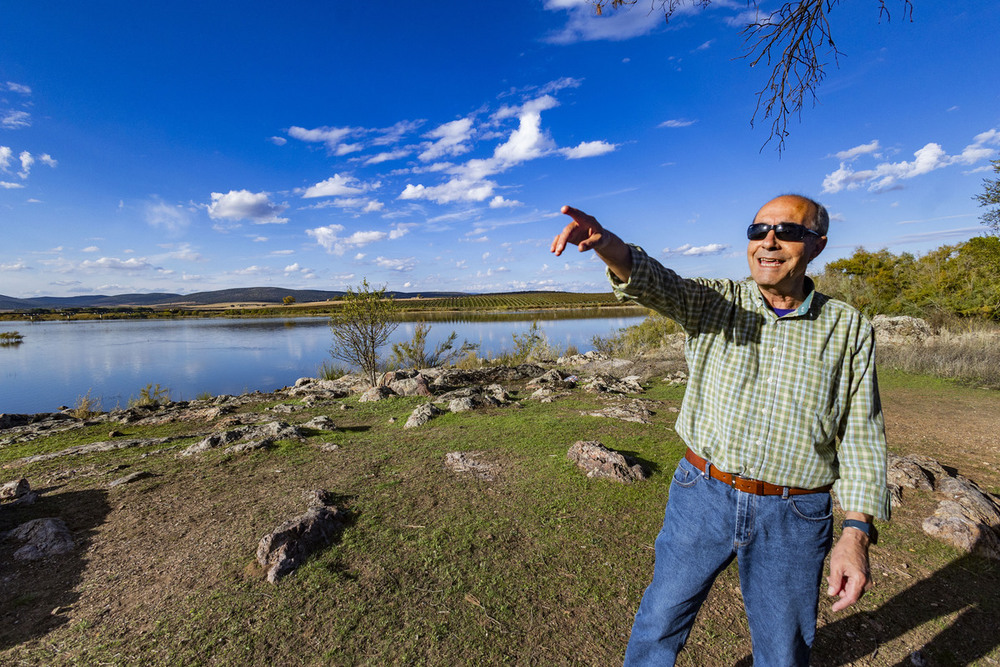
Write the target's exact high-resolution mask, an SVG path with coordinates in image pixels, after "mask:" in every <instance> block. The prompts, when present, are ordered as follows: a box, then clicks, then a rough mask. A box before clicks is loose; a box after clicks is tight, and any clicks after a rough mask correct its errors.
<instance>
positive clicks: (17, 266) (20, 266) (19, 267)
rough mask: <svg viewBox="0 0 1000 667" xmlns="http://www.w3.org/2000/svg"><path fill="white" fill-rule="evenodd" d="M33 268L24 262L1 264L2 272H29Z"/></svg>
mask: <svg viewBox="0 0 1000 667" xmlns="http://www.w3.org/2000/svg"><path fill="white" fill-rule="evenodd" d="M30 268H31V267H30V266H28V265H27V264H25V263H24V262H22V261H17V262H15V263H13V264H0V271H27V270H28V269H30Z"/></svg>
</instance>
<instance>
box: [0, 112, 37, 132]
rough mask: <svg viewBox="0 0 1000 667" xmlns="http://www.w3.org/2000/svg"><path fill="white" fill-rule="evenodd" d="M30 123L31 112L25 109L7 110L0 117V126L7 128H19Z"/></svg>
mask: <svg viewBox="0 0 1000 667" xmlns="http://www.w3.org/2000/svg"><path fill="white" fill-rule="evenodd" d="M30 125H31V114H30V113H28V112H27V111H17V110H8V111H5V112H4V114H3V116H2V117H0V126H3V127H5V128H7V129H8V130H20V129H21V128H25V127H29V126H30Z"/></svg>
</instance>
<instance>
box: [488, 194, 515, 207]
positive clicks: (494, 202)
mask: <svg viewBox="0 0 1000 667" xmlns="http://www.w3.org/2000/svg"><path fill="white" fill-rule="evenodd" d="M515 206H523V204H522V203H521V202H519V201H517V200H516V199H504V198H503V197H501V196H500V195H497V196H495V197H494V198H493V199H491V200H490V208H513V207H515Z"/></svg>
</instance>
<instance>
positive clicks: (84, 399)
mask: <svg viewBox="0 0 1000 667" xmlns="http://www.w3.org/2000/svg"><path fill="white" fill-rule="evenodd" d="M90 392H91V390H90V389H88V390H87V393H86V394H84V395H83V396H78V397H77V399H76V405H74V406H73V409H72V410H70V412H69V413H70V414H71V415H73V416H74V417H76V418H77V419H82V420H87V419H90V418H91V417H93V416H94V415H96V414H98V413H100V412H103V410H102V409H101V399H99V398H93V397H92V396H91V395H90Z"/></svg>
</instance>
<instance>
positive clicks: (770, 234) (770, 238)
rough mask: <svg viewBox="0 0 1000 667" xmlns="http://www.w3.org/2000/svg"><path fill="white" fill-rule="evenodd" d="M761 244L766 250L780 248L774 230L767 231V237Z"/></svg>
mask: <svg viewBox="0 0 1000 667" xmlns="http://www.w3.org/2000/svg"><path fill="white" fill-rule="evenodd" d="M761 244H762V245H763V246H764V247H765V248H777V247H778V237H777V235H776V234H775V233H774V230H773V229H769V230H768V231H767V236H765V237H764V240H763V241H761Z"/></svg>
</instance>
